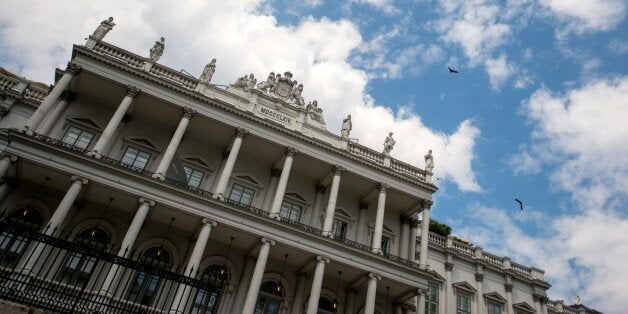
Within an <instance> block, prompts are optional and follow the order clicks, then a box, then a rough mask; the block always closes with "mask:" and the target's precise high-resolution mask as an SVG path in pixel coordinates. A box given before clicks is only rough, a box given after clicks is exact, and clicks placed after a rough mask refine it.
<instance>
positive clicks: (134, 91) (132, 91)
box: [126, 85, 141, 99]
mask: <svg viewBox="0 0 628 314" xmlns="http://www.w3.org/2000/svg"><path fill="white" fill-rule="evenodd" d="M140 92H141V90H140V89H139V88H137V87H135V86H132V85H129V86H127V90H126V96H127V97H130V98H131V99H135V98H137V96H139V95H140Z"/></svg>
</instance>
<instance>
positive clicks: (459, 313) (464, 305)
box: [456, 292, 471, 314]
mask: <svg viewBox="0 0 628 314" xmlns="http://www.w3.org/2000/svg"><path fill="white" fill-rule="evenodd" d="M456 314H471V296H470V295H468V294H466V293H461V292H458V293H457V296H456Z"/></svg>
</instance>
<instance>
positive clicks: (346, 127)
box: [340, 115, 353, 139]
mask: <svg viewBox="0 0 628 314" xmlns="http://www.w3.org/2000/svg"><path fill="white" fill-rule="evenodd" d="M352 128H353V125H352V124H351V115H348V116H347V117H346V118H344V119H342V128H341V130H340V137H341V138H343V139H348V138H349V133H351V129H352Z"/></svg>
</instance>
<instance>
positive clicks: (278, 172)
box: [270, 168, 281, 178]
mask: <svg viewBox="0 0 628 314" xmlns="http://www.w3.org/2000/svg"><path fill="white" fill-rule="evenodd" d="M270 176H271V177H272V178H279V177H280V176H281V169H278V168H273V169H270Z"/></svg>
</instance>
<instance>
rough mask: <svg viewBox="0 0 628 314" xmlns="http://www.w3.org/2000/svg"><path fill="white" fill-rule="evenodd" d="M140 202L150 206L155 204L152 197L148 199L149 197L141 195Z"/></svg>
mask: <svg viewBox="0 0 628 314" xmlns="http://www.w3.org/2000/svg"><path fill="white" fill-rule="evenodd" d="M140 203H142V204H146V205H148V206H150V207H153V206H155V201H153V200H151V199H148V198H145V197H140Z"/></svg>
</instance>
